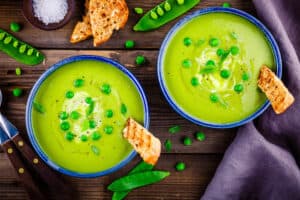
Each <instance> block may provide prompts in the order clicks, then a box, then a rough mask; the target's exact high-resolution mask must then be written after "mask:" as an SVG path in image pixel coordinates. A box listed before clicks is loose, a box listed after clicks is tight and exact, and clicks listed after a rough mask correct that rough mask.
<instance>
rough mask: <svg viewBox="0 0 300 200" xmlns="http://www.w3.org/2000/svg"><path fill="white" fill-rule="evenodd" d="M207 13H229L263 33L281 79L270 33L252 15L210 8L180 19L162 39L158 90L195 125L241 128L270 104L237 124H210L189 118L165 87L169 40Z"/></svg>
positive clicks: (278, 54) (280, 61)
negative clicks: (179, 30) (164, 61)
mask: <svg viewBox="0 0 300 200" xmlns="http://www.w3.org/2000/svg"><path fill="white" fill-rule="evenodd" d="M209 13H230V14H234V15H237V16H240V17H242V18H244V19H246V20H248V21H249V22H251V23H252V24H254V25H255V26H256V27H258V28H259V29H260V30H261V31H262V32H263V33H264V35H265V37H266V39H267V41H268V42H269V44H270V47H271V49H272V51H273V55H274V60H275V63H276V67H277V68H276V74H277V76H278V77H279V78H281V75H282V60H281V54H280V51H279V48H278V45H277V43H276V41H275V39H274V37H273V36H272V34H271V33H270V31H269V30H268V29H267V28H266V27H265V26H264V25H263V24H262V23H261V22H260V21H259V20H258V19H256V18H255V17H253V16H252V15H250V14H248V13H246V12H244V11H241V10H238V9H234V8H222V7H211V8H206V9H202V10H198V11H196V12H194V13H192V14H190V15H188V16H186V17H184V18H182V19H181V20H180V21H179V22H178V23H177V24H175V25H174V26H173V27H172V28H171V30H170V31H169V32H168V34H167V35H166V37H165V39H164V41H163V43H162V45H161V48H160V51H159V55H158V61H157V75H158V81H159V85H160V88H161V90H162V93H163V95H164V96H165V98H166V99H167V101H168V103H169V104H170V105H171V107H172V108H173V109H174V110H175V111H176V112H177V113H178V114H180V115H181V116H182V117H184V118H186V119H187V120H189V121H191V122H193V123H195V124H198V125H201V126H206V127H210V128H233V127H237V126H241V125H243V124H246V123H248V122H249V121H251V120H253V119H255V118H256V117H258V116H259V115H261V114H262V113H263V112H264V111H265V110H266V109H267V108H268V106H269V105H270V102H269V101H266V102H265V103H264V104H263V105H262V106H261V107H260V108H259V109H258V110H257V111H256V112H255V113H253V114H252V115H251V116H249V117H247V118H245V119H243V120H240V121H237V122H232V123H226V124H217V123H210V122H207V121H203V120H201V119H198V118H195V117H193V116H191V115H190V114H189V113H187V112H186V111H184V110H183V109H182V108H181V107H180V105H178V104H176V102H175V100H174V99H173V98H172V97H171V95H170V93H169V91H168V89H167V87H166V83H165V80H164V79H163V56H164V53H165V52H166V48H167V47H168V44H169V41H170V39H172V37H173V35H174V34H175V33H176V32H177V31H178V29H180V28H181V27H182V26H183V25H184V24H186V23H187V22H189V21H190V20H192V19H193V18H195V17H198V16H201V15H205V14H209Z"/></svg>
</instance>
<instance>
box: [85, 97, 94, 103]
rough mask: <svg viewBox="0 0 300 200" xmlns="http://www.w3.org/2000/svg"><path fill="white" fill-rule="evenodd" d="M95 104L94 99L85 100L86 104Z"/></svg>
mask: <svg viewBox="0 0 300 200" xmlns="http://www.w3.org/2000/svg"><path fill="white" fill-rule="evenodd" d="M92 102H93V99H92V98H91V97H87V98H85V103H87V104H91V103H92Z"/></svg>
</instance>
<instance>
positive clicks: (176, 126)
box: [169, 125, 181, 134]
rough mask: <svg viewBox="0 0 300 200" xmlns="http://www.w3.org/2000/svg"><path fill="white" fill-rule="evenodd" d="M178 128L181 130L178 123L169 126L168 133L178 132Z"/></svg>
mask: <svg viewBox="0 0 300 200" xmlns="http://www.w3.org/2000/svg"><path fill="white" fill-rule="evenodd" d="M180 130H181V127H180V126H179V125H174V126H171V127H170V128H169V133H171V134H175V133H178V132H179V131H180Z"/></svg>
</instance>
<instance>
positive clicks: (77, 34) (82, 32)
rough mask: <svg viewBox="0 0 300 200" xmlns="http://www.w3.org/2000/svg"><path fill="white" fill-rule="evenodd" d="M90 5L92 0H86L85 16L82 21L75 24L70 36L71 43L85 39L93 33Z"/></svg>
mask: <svg viewBox="0 0 300 200" xmlns="http://www.w3.org/2000/svg"><path fill="white" fill-rule="evenodd" d="M89 5H90V0H86V1H85V4H84V6H85V16H83V18H82V21H81V22H77V24H76V25H75V27H74V30H73V33H72V35H71V38H70V42H71V43H77V42H80V41H83V40H85V39H87V38H89V37H91V36H92V35H93V34H92V26H91V23H90V11H89Z"/></svg>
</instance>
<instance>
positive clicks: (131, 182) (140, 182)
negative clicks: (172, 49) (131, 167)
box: [108, 171, 170, 191]
mask: <svg viewBox="0 0 300 200" xmlns="http://www.w3.org/2000/svg"><path fill="white" fill-rule="evenodd" d="M169 175H170V172H167V171H146V172H139V173H135V174H130V175H127V176H124V177H122V178H120V179H117V180H115V181H114V182H112V183H111V184H110V185H109V186H108V189H109V190H111V191H127V190H132V189H135V188H138V187H142V186H145V185H150V184H153V183H156V182H159V181H161V180H163V179H164V178H166V177H167V176H169Z"/></svg>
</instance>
